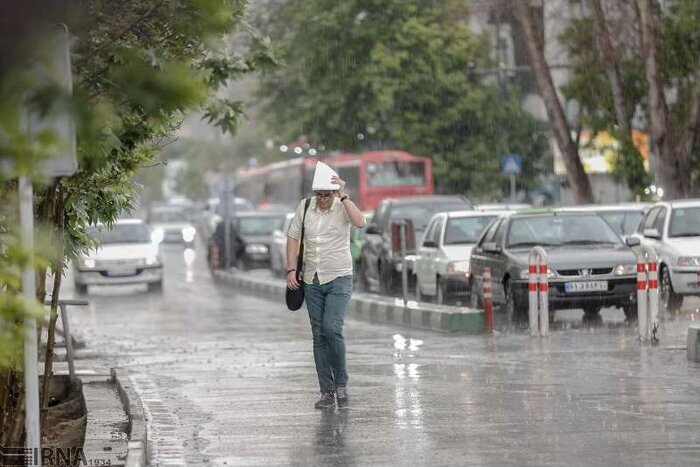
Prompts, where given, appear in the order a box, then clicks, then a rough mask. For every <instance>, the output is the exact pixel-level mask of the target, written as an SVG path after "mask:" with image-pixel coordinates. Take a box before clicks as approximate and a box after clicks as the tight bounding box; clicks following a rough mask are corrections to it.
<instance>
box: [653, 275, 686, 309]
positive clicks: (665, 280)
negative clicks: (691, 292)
mask: <svg viewBox="0 0 700 467" xmlns="http://www.w3.org/2000/svg"><path fill="white" fill-rule="evenodd" d="M659 285H660V287H659V289H660V290H659V302H660V305H661V309H662V310H664V311H666V312H675V311H678V309H679V308H680V307H681V305H682V304H683V295H679V294H677V293H676V292H674V291H673V283H671V273H670V272H668V268H666V267H664V268H662V269H661V284H659Z"/></svg>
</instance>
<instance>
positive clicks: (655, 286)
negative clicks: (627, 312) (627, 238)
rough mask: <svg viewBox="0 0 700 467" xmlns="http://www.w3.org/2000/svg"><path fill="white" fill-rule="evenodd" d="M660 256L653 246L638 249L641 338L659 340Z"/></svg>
mask: <svg viewBox="0 0 700 467" xmlns="http://www.w3.org/2000/svg"><path fill="white" fill-rule="evenodd" d="M658 262H659V258H658V256H657V255H656V251H654V249H653V248H651V247H649V246H647V245H642V246H640V247H639V249H638V250H637V321H638V324H639V339H640V340H641V341H647V340H651V341H652V342H658V341H659V337H658V332H659V273H658Z"/></svg>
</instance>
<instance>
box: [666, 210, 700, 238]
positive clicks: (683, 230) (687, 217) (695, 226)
mask: <svg viewBox="0 0 700 467" xmlns="http://www.w3.org/2000/svg"><path fill="white" fill-rule="evenodd" d="M668 236H669V237H700V206H697V207H692V208H675V209H674V210H673V213H672V214H671V225H670V226H669V228H668Z"/></svg>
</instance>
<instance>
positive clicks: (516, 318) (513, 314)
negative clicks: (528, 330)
mask: <svg viewBox="0 0 700 467" xmlns="http://www.w3.org/2000/svg"><path fill="white" fill-rule="evenodd" d="M503 288H504V290H505V292H506V306H505V308H506V317H507V318H508V322H509V323H511V324H518V323H521V322H523V321H524V320H525V317H526V314H527V313H526V311H527V310H526V309H525V307H524V306H523V304H522V303H520V301H519V300H518V299H517V298H516V295H515V287H514V286H513V285H512V284H511V283H510V282H506V283H505V285H504V287H503Z"/></svg>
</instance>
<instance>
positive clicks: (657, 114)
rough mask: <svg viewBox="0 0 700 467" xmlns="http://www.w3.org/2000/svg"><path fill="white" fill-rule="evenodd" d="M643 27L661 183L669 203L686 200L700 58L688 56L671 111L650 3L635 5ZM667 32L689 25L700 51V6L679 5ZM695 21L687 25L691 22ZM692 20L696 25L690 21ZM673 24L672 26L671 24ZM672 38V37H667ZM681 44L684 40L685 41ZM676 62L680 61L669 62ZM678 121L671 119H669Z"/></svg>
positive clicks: (697, 120)
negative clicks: (699, 42) (685, 70)
mask: <svg viewBox="0 0 700 467" xmlns="http://www.w3.org/2000/svg"><path fill="white" fill-rule="evenodd" d="M637 7H638V8H639V24H640V30H641V36H642V45H643V49H644V56H645V59H644V68H645V72H646V79H647V86H648V101H649V109H648V111H649V121H650V128H651V135H652V138H653V140H654V144H655V146H656V148H657V150H658V156H659V160H660V164H659V167H658V173H657V177H658V182H659V184H660V185H661V186H662V187H663V188H664V190H665V191H666V193H667V197H668V198H670V199H674V198H687V197H688V195H689V193H690V180H691V178H690V177H691V169H692V161H691V154H692V150H693V145H694V143H695V140H696V139H697V136H698V131H699V129H700V57H698V54H697V50H698V49H697V48H696V49H695V53H694V54H693V55H694V56H693V55H690V56H687V55H685V54H684V55H685V58H688V59H689V60H688V62H689V63H688V64H687V65H686V66H689V67H693V68H690V69H688V70H687V74H686V75H685V76H682V77H678V76H676V77H675V78H677V79H676V80H675V82H674V84H675V88H676V91H677V92H678V95H679V97H680V98H679V99H678V101H677V103H676V104H675V106H674V107H675V108H674V109H673V110H669V104H668V102H667V97H666V93H665V85H666V82H665V80H664V76H669V75H670V73H668V72H666V73H664V72H663V71H662V60H663V58H662V56H661V53H660V51H659V42H660V40H661V37H660V36H659V32H658V30H659V27H658V26H657V23H658V22H659V21H660V19H659V14H655V13H654V10H653V8H652V1H651V0H637ZM669 13H670V15H669V18H668V22H667V26H671V27H673V26H677V27H680V28H682V27H683V26H684V23H685V25H687V24H688V23H689V22H690V23H691V24H694V26H695V30H694V31H693V30H690V31H688V33H689V34H688V35H687V36H686V39H688V40H689V42H691V41H692V43H694V44H695V45H696V46H697V45H698V29H697V28H698V25H700V5H699V4H698V3H697V2H688V1H682V0H679V1H678V2H675V4H674V5H673V6H672V8H671V9H670V11H669ZM689 18H690V19H691V21H688V19H689ZM692 20H694V21H692ZM669 23H670V24H669ZM667 32H668V33H669V34H668V35H666V38H668V39H673V36H672V34H674V33H675V32H676V31H667ZM669 36H670V37H669ZM681 40H683V39H682V38H681ZM665 58H670V59H674V58H676V57H665ZM674 111H675V112H674ZM672 112H673V113H675V115H671V113H672Z"/></svg>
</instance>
